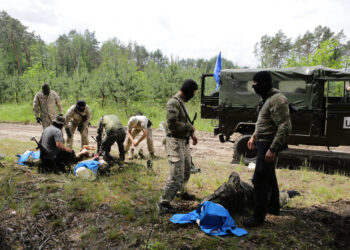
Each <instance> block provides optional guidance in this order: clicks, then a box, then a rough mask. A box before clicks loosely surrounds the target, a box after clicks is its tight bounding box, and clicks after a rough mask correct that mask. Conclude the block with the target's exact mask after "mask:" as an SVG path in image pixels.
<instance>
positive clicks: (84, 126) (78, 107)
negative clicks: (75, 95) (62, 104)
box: [65, 100, 91, 148]
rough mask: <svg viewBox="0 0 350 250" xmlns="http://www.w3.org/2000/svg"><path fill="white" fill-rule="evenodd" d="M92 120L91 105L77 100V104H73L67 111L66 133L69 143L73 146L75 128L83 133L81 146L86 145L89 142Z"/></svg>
mask: <svg viewBox="0 0 350 250" xmlns="http://www.w3.org/2000/svg"><path fill="white" fill-rule="evenodd" d="M90 120H91V111H90V108H89V106H88V105H87V104H86V103H85V101H83V100H79V101H77V103H76V104H75V105H72V106H71V107H70V108H69V109H68V110H67V113H66V123H67V127H66V129H65V130H66V133H67V145H68V147H70V148H72V146H73V136H74V132H75V130H76V129H77V128H78V131H79V132H80V135H81V148H83V146H84V145H88V144H89V138H88V136H89V131H88V125H89V123H90Z"/></svg>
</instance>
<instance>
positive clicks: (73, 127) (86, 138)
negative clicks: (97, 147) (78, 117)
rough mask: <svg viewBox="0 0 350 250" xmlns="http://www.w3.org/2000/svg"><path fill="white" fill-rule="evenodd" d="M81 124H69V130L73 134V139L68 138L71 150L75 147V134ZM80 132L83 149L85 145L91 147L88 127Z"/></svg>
mask: <svg viewBox="0 0 350 250" xmlns="http://www.w3.org/2000/svg"><path fill="white" fill-rule="evenodd" d="M78 125H79V124H76V123H73V122H69V123H68V128H69V130H70V132H71V134H72V137H68V136H67V146H68V147H69V148H72V147H73V137H74V132H75V130H76V129H77V127H78ZM79 132H80V135H81V147H83V146H84V145H89V131H88V128H87V127H86V126H84V127H83V128H82V130H81V131H79Z"/></svg>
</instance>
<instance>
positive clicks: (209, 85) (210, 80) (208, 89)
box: [204, 77, 219, 96]
mask: <svg viewBox="0 0 350 250" xmlns="http://www.w3.org/2000/svg"><path fill="white" fill-rule="evenodd" d="M218 91H219V89H218V90H217V91H216V81H215V78H214V77H206V78H205V88H204V95H205V96H212V95H214V94H215V93H216V92H218Z"/></svg>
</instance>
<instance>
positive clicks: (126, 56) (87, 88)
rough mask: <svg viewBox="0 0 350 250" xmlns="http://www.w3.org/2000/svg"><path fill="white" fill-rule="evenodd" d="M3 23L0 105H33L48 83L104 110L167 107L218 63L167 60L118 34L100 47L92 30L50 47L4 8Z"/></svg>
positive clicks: (70, 97)
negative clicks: (184, 84) (187, 81)
mask: <svg viewBox="0 0 350 250" xmlns="http://www.w3.org/2000/svg"><path fill="white" fill-rule="evenodd" d="M0 24H2V26H1V30H0V31H2V32H3V33H4V34H5V36H1V39H0V84H1V88H0V103H13V102H16V103H17V104H20V103H29V102H31V101H32V100H33V97H34V95H35V93H36V92H38V91H40V89H41V85H42V83H43V82H47V83H49V84H50V85H51V88H52V89H53V90H55V91H56V92H57V93H58V94H59V96H60V97H61V99H62V100H63V101H64V102H67V103H74V102H75V101H77V100H78V99H86V100H87V101H88V102H89V103H91V102H93V103H96V102H98V103H99V104H100V106H101V107H102V108H105V107H106V106H107V105H117V106H118V107H119V108H121V109H122V110H123V112H124V113H125V114H128V115H129V114H130V112H131V111H130V110H133V109H134V108H135V106H137V105H140V103H144V106H147V107H149V106H150V105H151V106H154V105H157V106H159V105H163V106H164V105H165V103H166V101H167V100H168V99H169V98H170V97H171V96H172V95H174V94H175V92H176V91H177V90H178V89H179V87H180V86H181V84H182V82H183V81H184V80H185V79H186V78H192V79H194V80H196V81H197V82H198V83H199V81H200V76H201V74H202V73H209V72H212V70H213V69H214V66H215V61H216V56H215V57H213V58H211V59H210V60H205V59H181V60H180V59H168V58H167V57H166V56H164V55H163V53H162V51H160V50H159V49H158V50H156V51H147V50H146V48H145V47H144V46H142V45H138V44H137V43H136V42H129V43H128V44H126V45H125V44H123V43H122V42H121V41H119V40H118V39H117V38H113V39H111V40H108V41H106V42H104V43H103V44H102V46H101V47H99V43H100V42H99V41H97V39H96V37H95V33H94V32H90V31H89V30H86V31H85V32H84V33H78V32H77V31H75V30H71V31H70V32H69V33H68V34H63V35H60V36H59V37H58V38H57V40H56V41H55V42H54V43H51V44H48V45H46V44H45V43H44V42H43V41H42V40H41V39H40V38H39V37H37V36H35V35H34V33H30V32H28V30H27V29H28V28H27V27H25V26H23V25H22V24H21V23H20V22H19V21H18V20H16V19H13V18H12V17H10V16H9V15H8V14H7V13H6V12H4V11H3V12H1V13H0ZM12 34H13V35H12ZM222 61H223V66H224V67H227V68H234V67H237V65H235V64H234V63H232V62H231V61H228V60H226V59H225V58H222ZM150 100H151V103H145V102H147V101H150ZM194 100H195V101H196V102H198V100H199V97H196V98H195V99H194ZM135 103H137V104H136V105H135Z"/></svg>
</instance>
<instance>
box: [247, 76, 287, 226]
mask: <svg viewBox="0 0 350 250" xmlns="http://www.w3.org/2000/svg"><path fill="white" fill-rule="evenodd" d="M253 88H254V90H255V92H256V93H257V94H258V95H260V96H261V98H262V100H261V101H260V104H259V106H258V119H257V121H256V123H255V131H254V133H253V135H252V137H251V138H250V140H249V141H248V148H249V149H250V150H253V149H254V148H256V149H257V158H256V166H255V170H254V175H253V179H252V182H253V185H254V202H255V203H254V216H253V217H251V218H248V219H246V220H244V221H243V225H244V226H245V227H256V226H258V225H260V224H262V223H263V222H264V220H265V215H266V213H267V212H268V213H271V214H275V215H278V214H279V212H280V205H279V204H280V202H279V189H278V183H277V178H276V173H275V159H276V155H277V153H278V152H279V151H281V150H283V149H284V148H286V145H287V139H288V135H289V133H290V132H291V128H292V126H291V121H290V115H289V107H288V101H287V98H286V97H285V96H284V95H283V94H282V93H281V92H279V91H278V90H277V89H274V88H272V78H271V75H270V73H269V72H268V71H260V72H257V73H256V74H255V75H254V77H253Z"/></svg>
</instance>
